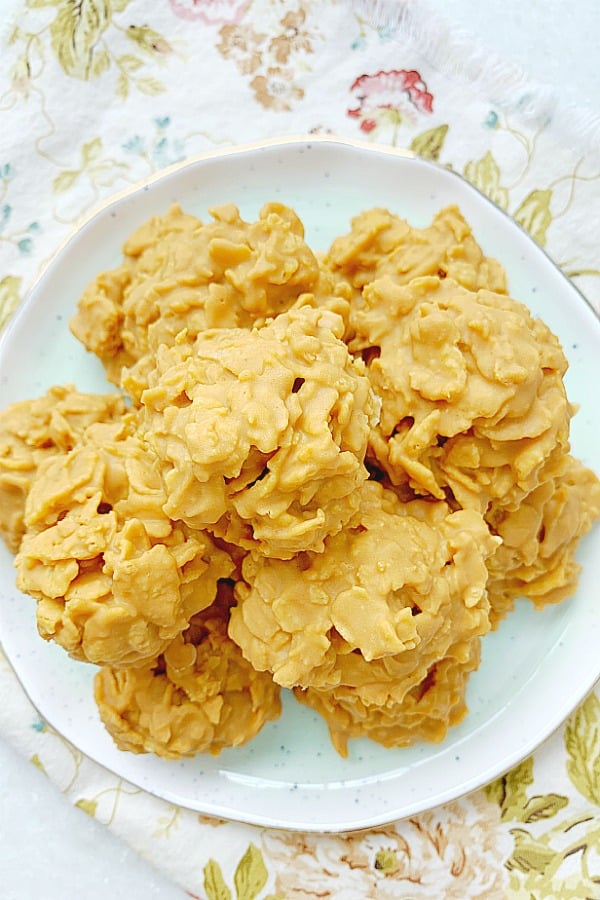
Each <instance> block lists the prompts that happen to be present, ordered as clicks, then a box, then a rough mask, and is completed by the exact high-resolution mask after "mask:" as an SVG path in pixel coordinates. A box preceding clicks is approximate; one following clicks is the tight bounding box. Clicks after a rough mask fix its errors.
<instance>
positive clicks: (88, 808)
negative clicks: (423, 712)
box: [75, 798, 98, 818]
mask: <svg viewBox="0 0 600 900" xmlns="http://www.w3.org/2000/svg"><path fill="white" fill-rule="evenodd" d="M75 806H77V807H78V808H79V809H81V810H83V812H84V813H87V814H88V816H91V817H92V818H93V817H94V816H95V815H96V810H97V808H98V804H97V803H96V801H95V800H86V799H85V798H82V799H81V800H78V801H77V803H76V804H75Z"/></svg>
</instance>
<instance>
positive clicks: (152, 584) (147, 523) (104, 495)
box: [15, 423, 234, 666]
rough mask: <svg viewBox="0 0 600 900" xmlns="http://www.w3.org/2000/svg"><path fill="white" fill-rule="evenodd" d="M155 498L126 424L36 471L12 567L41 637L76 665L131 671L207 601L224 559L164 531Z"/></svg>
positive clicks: (206, 545)
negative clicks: (76, 661)
mask: <svg viewBox="0 0 600 900" xmlns="http://www.w3.org/2000/svg"><path fill="white" fill-rule="evenodd" d="M94 436H95V437H96V438H97V440H93V439H92V438H93V437H94ZM165 499H166V498H165V493H164V487H163V484H162V481H161V479H160V476H159V474H158V470H157V464H156V460H155V459H154V457H153V455H152V453H151V452H149V450H148V448H147V447H146V446H145V445H144V444H143V442H142V441H141V440H140V438H139V436H138V435H137V433H136V432H135V431H134V430H133V431H132V429H131V427H129V428H128V427H127V423H123V424H122V426H121V428H120V430H119V431H117V433H113V434H108V433H107V431H106V429H104V430H103V431H102V432H100V433H97V432H96V433H95V435H89V434H88V440H87V441H86V443H83V444H81V445H78V446H76V447H75V448H73V450H71V451H70V453H68V454H65V455H64V456H63V457H59V458H50V459H49V460H47V461H46V462H44V463H42V464H41V465H40V467H39V469H38V471H37V474H36V476H35V478H34V480H33V483H32V486H31V490H30V492H29V496H28V498H27V504H26V511H25V523H26V527H27V533H26V535H25V537H24V538H23V541H22V543H21V546H20V549H19V552H18V554H17V556H16V559H15V564H16V567H17V585H18V587H19V588H20V589H21V590H22V591H24V592H25V593H28V594H30V595H31V596H33V597H34V598H35V599H36V600H37V624H38V630H39V632H40V634H41V636H42V637H43V638H45V639H46V640H53V641H56V643H58V644H60V645H61V646H62V647H64V649H65V650H67V652H68V653H69V654H70V655H71V656H73V657H74V658H76V659H80V660H84V661H88V662H92V663H96V664H98V665H104V664H109V665H113V666H131V665H139V664H140V663H141V662H143V661H144V660H147V659H153V658H155V657H156V656H157V654H158V653H160V652H162V650H163V649H164V648H165V647H166V646H167V644H168V643H170V641H172V640H173V638H174V637H176V635H178V634H180V633H181V632H182V631H183V630H184V629H185V628H187V626H188V624H189V621H190V619H191V618H192V616H193V615H195V614H196V613H197V612H199V611H200V610H202V609H204V608H205V607H207V606H209V605H210V604H211V603H212V602H213V600H214V598H215V594H216V587H217V581H218V579H220V578H224V577H227V576H229V575H230V574H231V573H232V571H233V568H234V564H233V561H232V560H231V557H230V556H229V554H228V553H227V552H226V551H224V550H221V549H219V548H217V547H216V546H215V544H214V542H213V540H212V538H211V537H210V536H209V535H208V534H206V533H203V532H200V531H195V532H193V533H192V532H191V531H190V529H189V528H187V526H185V525H184V524H182V523H174V522H171V521H170V520H169V518H168V517H167V516H166V515H165V513H164V512H163V506H164V504H165Z"/></svg>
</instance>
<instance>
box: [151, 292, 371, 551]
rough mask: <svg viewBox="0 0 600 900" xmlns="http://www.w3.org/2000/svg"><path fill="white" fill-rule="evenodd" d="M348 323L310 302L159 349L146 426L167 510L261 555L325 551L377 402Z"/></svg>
mask: <svg viewBox="0 0 600 900" xmlns="http://www.w3.org/2000/svg"><path fill="white" fill-rule="evenodd" d="M343 331H344V322H343V320H342V318H341V317H340V316H339V315H338V314H336V313H334V312H332V311H331V310H327V309H321V308H317V307H314V306H312V305H306V306H300V307H299V308H295V309H293V310H290V311H289V312H287V313H282V314H281V315H279V316H277V317H276V318H275V319H273V320H272V322H270V323H269V324H268V325H265V326H264V327H263V328H257V329H253V330H252V331H247V330H243V329H220V330H213V331H208V332H205V333H204V334H202V335H199V336H198V338H197V339H196V341H195V343H194V344H193V345H189V344H188V343H187V342H184V343H179V344H177V345H176V346H174V347H162V348H160V349H159V351H158V353H157V356H156V368H155V369H154V371H153V372H151V373H150V378H149V385H150V386H149V387H148V389H147V390H146V391H144V393H143V395H142V404H143V409H144V420H143V425H142V428H143V431H144V434H145V436H146V438H147V440H148V442H149V443H150V444H151V446H152V448H153V449H154V451H155V453H156V455H157V457H158V458H159V459H160V461H161V471H162V475H163V479H164V483H165V486H166V490H167V501H166V503H165V507H164V509H165V512H166V513H167V515H169V516H170V517H171V518H173V519H178V520H181V521H183V522H185V523H186V524H187V525H189V526H190V527H192V528H208V529H210V530H211V531H212V532H213V533H214V534H216V535H218V536H221V537H223V538H226V539H227V540H228V541H229V542H230V543H233V544H237V545H240V546H243V547H245V548H247V549H256V550H257V551H258V552H259V553H262V554H264V555H266V556H271V557H276V558H280V559H289V558H290V557H292V556H293V555H294V554H295V553H297V552H300V551H305V550H315V551H319V550H322V548H323V541H324V539H325V537H326V536H327V535H329V534H335V533H336V532H338V531H340V529H341V528H342V527H343V526H344V525H345V524H346V523H347V522H348V520H349V519H350V517H351V516H352V514H353V513H354V512H355V511H356V509H357V507H358V502H359V501H358V490H357V489H358V488H359V487H360V485H361V484H362V483H363V482H364V481H365V480H366V478H367V475H368V473H367V470H366V469H365V467H364V465H363V459H364V455H365V450H366V446H367V439H368V435H369V430H370V428H371V426H372V425H373V424H374V422H375V418H376V410H377V405H376V402H375V399H374V397H373V394H372V392H371V388H370V385H369V381H368V379H367V377H366V375H365V367H364V364H363V362H362V360H354V359H353V358H352V357H351V355H350V353H349V352H348V348H347V346H346V345H345V343H344V342H343V341H342V340H341V336H342V334H343Z"/></svg>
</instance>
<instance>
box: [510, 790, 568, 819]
mask: <svg viewBox="0 0 600 900" xmlns="http://www.w3.org/2000/svg"><path fill="white" fill-rule="evenodd" d="M568 805H569V798H568V797H563V796H562V795H561V794H541V795H536V796H535V797H531V798H530V799H529V800H528V801H527V803H526V804H525V806H524V808H523V814H522V816H521V821H522V822H526V823H530V822H537V821H539V820H540V819H551V818H552V816H555V815H556V814H557V813H558V812H560V810H561V809H564V808H565V806H568Z"/></svg>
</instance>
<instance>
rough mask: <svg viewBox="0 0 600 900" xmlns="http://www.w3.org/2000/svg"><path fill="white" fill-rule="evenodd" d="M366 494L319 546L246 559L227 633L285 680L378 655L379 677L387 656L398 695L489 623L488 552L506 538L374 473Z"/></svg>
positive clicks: (311, 681)
mask: <svg viewBox="0 0 600 900" xmlns="http://www.w3.org/2000/svg"><path fill="white" fill-rule="evenodd" d="M358 493H359V497H360V501H361V505H360V508H359V510H358V511H357V514H356V515H355V517H354V518H353V519H352V520H351V522H350V523H349V524H348V526H347V527H346V528H345V529H344V530H343V531H342V532H340V533H338V534H336V535H333V536H331V537H329V538H327V539H326V540H325V546H324V549H323V551H322V552H321V553H303V554H300V555H299V556H297V557H296V558H295V559H292V560H289V561H282V560H276V559H269V558H266V557H261V556H259V555H257V554H252V555H249V556H248V557H246V559H245V561H244V563H243V567H242V571H243V579H244V580H243V581H241V582H239V583H238V584H237V585H236V597H237V600H238V604H237V606H236V607H235V608H234V609H233V610H232V612H231V621H230V625H229V634H230V636H231V637H232V638H233V640H234V641H235V642H236V643H238V644H239V645H240V647H241V648H242V650H243V652H244V655H245V656H246V658H247V659H249V660H250V661H251V662H252V664H253V666H254V667H255V668H256V669H258V670H261V671H269V672H271V673H272V674H273V678H274V680H275V681H276V682H277V683H278V684H281V685H282V686H285V687H296V686H298V687H301V688H307V687H315V688H319V689H326V688H332V687H335V686H337V685H339V684H341V683H343V682H344V678H345V672H346V669H347V665H348V659H351V660H353V661H354V662H356V663H357V664H360V665H361V667H362V671H363V676H364V678H365V680H366V681H367V682H368V681H369V678H370V677H371V676H370V674H369V672H370V666H371V664H372V663H373V677H374V673H375V672H376V671H377V672H380V671H381V670H382V669H383V670H384V671H385V670H386V668H387V667H388V665H390V666H391V671H393V676H392V677H393V680H394V682H395V695H396V697H397V699H400V697H401V695H402V693H406V692H407V691H408V690H409V689H410V688H411V687H414V686H415V685H416V684H418V683H420V682H421V681H422V679H423V678H424V677H425V676H426V674H427V672H428V669H429V668H430V666H431V665H433V664H434V663H436V662H438V661H439V660H441V659H443V658H444V657H445V656H446V654H447V653H448V650H449V648H450V647H451V645H452V644H455V643H456V642H457V641H463V642H464V641H467V640H469V639H471V638H473V637H475V636H480V635H483V634H485V633H486V632H488V631H489V629H490V621H489V603H488V598H487V592H486V583H487V569H486V560H487V558H488V557H489V556H490V555H491V554H492V553H493V552H494V551H495V549H496V547H497V546H498V544H499V540H498V538H494V537H492V536H491V535H490V533H489V531H488V529H487V527H486V525H485V523H484V521H483V518H482V516H481V515H480V514H479V513H477V512H475V511H474V510H461V511H459V512H455V513H452V512H451V511H450V509H449V508H448V506H447V505H446V504H445V503H442V502H437V503H436V502H433V503H431V502H425V501H413V502H411V503H404V504H403V503H401V502H400V501H399V499H398V498H397V497H396V495H395V494H394V493H393V492H392V491H391V490H389V489H386V488H384V487H383V486H382V485H380V484H377V483H376V482H367V483H366V484H365V485H364V486H363V488H362V489H361V491H360V492H358ZM375 663H376V665H375ZM378 677H381V676H378Z"/></svg>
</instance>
